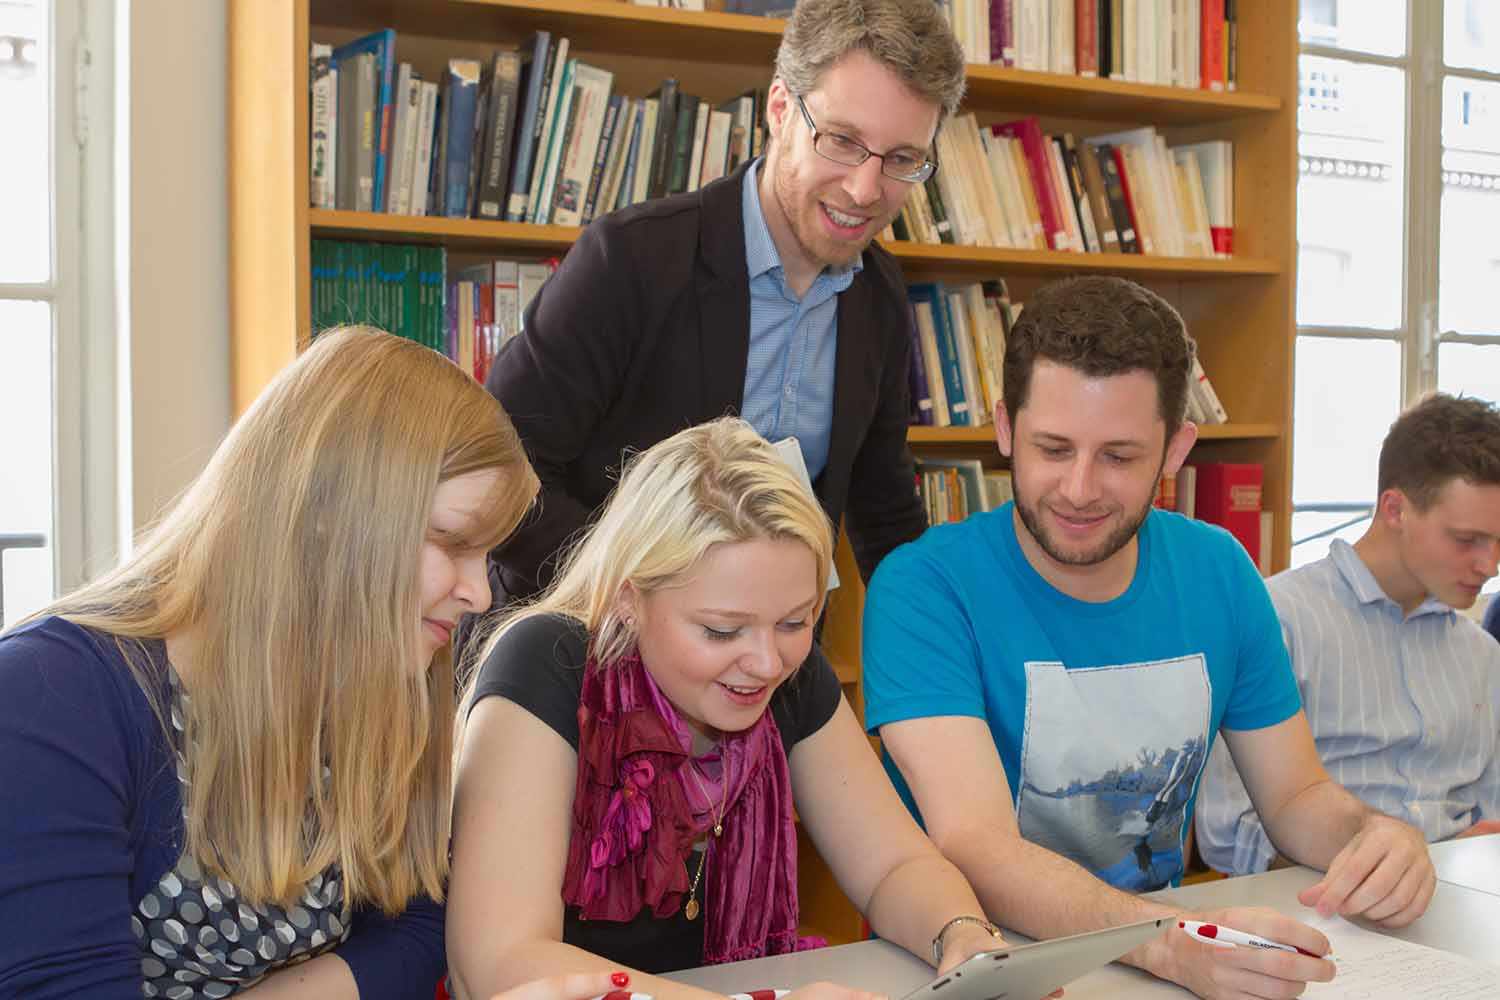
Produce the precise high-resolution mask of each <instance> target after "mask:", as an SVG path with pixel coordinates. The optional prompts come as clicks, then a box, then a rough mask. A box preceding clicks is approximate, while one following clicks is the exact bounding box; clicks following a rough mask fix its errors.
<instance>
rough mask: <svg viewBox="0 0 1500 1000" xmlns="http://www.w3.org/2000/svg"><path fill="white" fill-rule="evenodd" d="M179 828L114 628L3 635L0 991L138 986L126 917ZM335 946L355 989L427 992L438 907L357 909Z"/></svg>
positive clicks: (158, 652) (67, 626)
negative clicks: (391, 914) (394, 911)
mask: <svg viewBox="0 0 1500 1000" xmlns="http://www.w3.org/2000/svg"><path fill="white" fill-rule="evenodd" d="M148 648H150V649H151V650H152V653H153V656H154V658H155V660H156V661H157V662H158V663H159V664H161V666H162V684H163V691H164V692H165V690H166V683H167V681H166V671H165V657H164V653H163V647H162V645H161V643H159V642H158V643H154V644H151V645H150V646H148ZM182 837H183V821H182V800H181V795H180V793H179V791H178V783H177V774H176V768H175V766H174V763H173V755H172V748H171V746H170V745H169V743H168V741H167V737H166V733H165V731H164V730H163V728H162V724H161V722H160V721H159V720H158V719H157V717H156V714H155V712H154V711H153V709H152V707H151V704H150V702H149V701H148V700H147V698H146V694H145V692H144V691H142V690H141V688H140V685H139V684H138V683H137V682H136V680H135V675H134V674H133V673H132V672H131V670H130V667H129V666H128V665H127V664H126V662H125V659H124V657H123V655H122V654H121V652H120V650H119V648H118V647H117V645H116V643H115V641H114V639H113V637H111V636H109V635H108V634H105V633H100V632H95V631H92V630H89V629H85V628H82V627H80V626H78V625H74V624H73V623H71V622H68V621H64V620H63V619H60V618H45V619H42V620H41V621H38V622H33V623H31V624H29V625H27V626H25V627H23V628H20V629H16V630H14V631H12V632H9V633H7V634H6V635H4V636H0V995H4V996H15V995H17V994H24V995H26V996H33V997H71V998H92V997H110V998H122V1000H123V998H126V997H130V998H136V997H139V996H140V995H141V983H142V978H143V977H142V971H141V950H140V945H139V944H138V942H137V941H136V938H135V936H134V935H133V933H132V931H131V925H130V917H131V914H132V912H133V911H134V910H135V907H136V904H137V903H138V902H139V901H140V899H141V898H142V897H143V896H144V895H145V894H146V893H147V892H148V891H150V890H151V888H152V887H153V886H154V885H155V884H156V882H157V880H158V879H160V878H161V876H162V875H163V874H164V873H165V872H167V871H168V870H169V869H170V868H171V867H172V866H173V865H175V864H176V863H177V860H178V858H179V856H180V855H181V853H182ZM337 954H338V956H339V957H340V958H342V959H343V960H344V961H345V962H346V963H347V964H348V966H349V968H350V970H351V971H352V972H353V973H354V979H355V982H356V983H357V984H358V986H359V995H360V996H361V997H362V998H365V1000H373V998H391V1000H397V998H403V1000H404V998H408V997H409V998H421V1000H430V998H431V997H432V995H433V990H434V987H435V986H436V984H437V981H438V979H439V978H440V977H441V976H442V975H443V973H444V971H445V958H444V953H443V910H442V907H440V906H438V905H437V904H435V903H433V902H432V901H431V900H429V899H426V898H425V897H423V898H420V899H416V900H413V901H412V903H411V904H410V905H409V906H408V907H407V909H406V910H405V911H404V912H403V913H401V914H400V915H399V916H397V917H395V918H388V917H386V916H385V915H384V914H382V913H381V912H380V911H379V910H378V909H363V908H356V909H355V910H354V914H353V919H352V925H351V932H350V935H349V939H348V940H347V941H346V942H344V943H343V944H342V945H340V946H339V947H338V949H337Z"/></svg>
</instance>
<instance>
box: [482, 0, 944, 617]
mask: <svg viewBox="0 0 1500 1000" xmlns="http://www.w3.org/2000/svg"><path fill="white" fill-rule="evenodd" d="M963 89H964V62H963V53H962V50H961V49H960V48H959V45H958V43H957V42H956V41H955V39H954V37H953V34H952V31H951V30H950V28H949V26H948V24H947V22H946V20H945V19H944V18H943V16H942V14H941V12H940V11H939V9H938V7H937V6H936V5H935V4H933V3H932V0H802V2H801V3H799V4H798V5H797V8H796V10H795V11H794V13H793V15H792V17H791V19H790V20H789V21H788V23H787V26H786V31H785V35H784V36H783V39H782V43H781V47H780V50H779V51H778V53H777V57H776V74H775V78H774V80H773V81H772V83H771V86H770V89H769V92H768V95H767V101H766V125H767V128H768V139H769V142H768V147H767V151H766V153H765V155H764V156H762V157H760V158H758V159H756V160H754V161H752V162H750V163H748V164H746V165H745V166H743V167H741V168H740V169H738V170H736V171H735V172H734V173H733V174H731V175H729V176H727V177H725V178H722V179H720V180H718V181H715V182H713V183H710V184H708V185H707V186H705V187H704V188H702V189H701V190H698V191H694V192H690V193H687V194H682V195H674V196H671V197H668V198H663V199H659V200H656V201H652V202H647V203H645V204H641V205H636V206H633V207H631V208H628V209H624V210H622V211H620V212H616V213H614V214H612V215H608V216H605V217H603V218H601V219H597V220H595V221H594V222H593V223H592V224H591V225H590V226H589V227H588V228H587V229H585V230H584V232H583V235H582V236H581V237H580V238H579V240H578V242H577V243H576V244H574V246H573V248H572V249H571V250H570V251H569V252H568V255H567V258H566V259H565V260H564V261H563V263H562V265H561V267H559V268H558V270H557V273H556V274H554V275H553V276H552V278H551V279H550V280H549V281H548V282H547V283H546V285H545V286H544V287H543V288H542V290H541V291H540V292H539V293H538V294H537V297H536V299H535V300H534V301H533V302H532V304H531V305H530V307H529V308H528V309H527V311H526V315H525V321H524V324H523V328H524V332H523V333H522V334H521V335H520V336H519V337H517V338H516V339H514V340H513V341H511V342H510V343H509V344H508V345H507V346H506V348H505V350H503V351H502V352H501V354H500V356H499V357H498V358H497V359H496V362H495V366H494V368H493V370H492V372H491V374H490V377H489V382H488V388H489V390H490V392H491V393H493V394H494V395H495V397H496V398H498V399H499V400H500V401H501V402H502V403H504V404H505V408H506V410H507V411H508V412H509V413H510V414H511V418H512V419H513V420H514V421H515V424H516V428H517V429H518V430H519V431H520V432H521V437H522V439H523V440H524V441H525V443H526V448H527V451H528V452H529V454H530V457H531V461H532V464H533V465H534V466H535V467H536V470H537V473H538V474H539V475H540V477H541V480H542V496H541V499H540V502H539V503H538V504H537V506H536V510H535V511H534V514H533V516H532V517H530V518H528V521H527V523H526V524H524V525H523V526H522V528H521V530H520V531H518V532H517V533H516V535H515V536H514V537H513V538H512V539H511V540H510V541H508V542H507V543H506V544H505V545H504V546H503V547H502V548H501V549H497V550H496V552H495V553H493V554H492V559H491V578H492V580H491V582H492V583H493V584H494V585H495V586H494V591H495V593H496V594H497V595H504V596H499V597H498V599H499V601H500V602H501V603H504V602H506V601H509V600H514V599H516V598H518V597H523V596H526V595H528V594H530V593H532V592H534V591H535V590H536V589H537V588H539V587H540V586H542V585H544V584H545V583H546V582H547V580H548V579H549V578H550V576H551V575H552V572H553V570H554V568H555V565H554V556H555V554H556V553H557V552H558V550H559V549H560V548H561V547H562V546H563V545H564V543H565V542H566V541H567V539H568V538H569V537H570V536H571V535H572V534H573V533H574V532H576V531H577V530H578V529H579V528H580V527H581V526H583V524H584V523H585V522H586V521H587V520H588V518H589V517H590V516H591V514H592V513H593V511H594V510H595V509H596V508H597V507H598V506H599V504H600V503H601V502H602V501H603V500H604V497H605V495H606V494H607V493H608V492H609V490H610V488H611V486H612V485H613V482H614V476H615V473H616V472H617V470H618V468H619V465H620V461H621V457H622V455H623V454H624V453H626V452H628V451H630V450H633V449H640V448H646V447H648V446H649V445H651V444H653V443H654V442H656V441H659V440H661V439H663V438H665V437H667V436H669V435H671V434H673V433H675V432H676V431H678V430H681V429H682V428H683V427H686V426H689V425H691V424H695V423H700V422H702V421H704V420H708V419H711V418H714V417H718V416H723V415H724V414H725V413H731V412H732V413H739V414H740V415H742V416H743V417H744V418H745V419H746V420H748V421H749V422H750V423H751V424H753V425H754V426H755V428H756V429H757V430H758V431H760V433H761V434H762V435H764V436H765V437H766V438H767V439H768V440H771V441H779V440H782V439H785V438H795V439H796V441H797V444H798V445H799V446H800V450H801V454H802V458H803V461H804V462H805V464H806V466H807V472H808V475H809V478H810V480H811V481H812V483H813V485H814V489H815V491H816V492H817V494H818V497H819V499H820V500H821V501H822V503H823V506H824V508H825V509H826V510H827V511H828V516H829V519H830V521H831V522H832V523H833V524H835V525H837V524H838V523H839V521H840V519H841V518H843V517H844V516H845V515H846V514H847V527H848V531H849V536H850V540H851V541H852V543H853V546H854V552H855V556H856V558H857V560H858V562H859V566H860V571H861V573H862V575H864V576H865V577H866V578H868V577H869V575H870V573H872V572H873V571H874V569H875V565H876V564H877V563H878V562H879V561H880V559H881V557H883V556H884V555H885V554H886V553H887V552H889V551H890V550H891V549H893V548H895V547H896V546H897V545H900V544H901V543H903V542H906V541H909V540H910V539H912V538H915V537H916V536H917V535H919V534H920V533H921V532H922V530H923V529H924V528H925V527H926V521H925V517H924V514H923V511H922V508H921V505H920V503H919V502H918V500H917V498H916V495H915V493H914V491H913V489H912V481H913V469H912V460H911V455H910V453H909V452H908V451H907V448H906V425H907V422H908V388H907V369H908V351H909V350H910V347H909V344H910V336H909V313H908V308H907V302H906V290H905V286H904V282H903V280H902V277H901V272H900V269H899V267H898V266H897V264H896V262H895V261H894V260H893V259H892V258H891V256H890V255H889V254H888V253H886V252H885V251H884V250H883V249H881V248H880V247H878V246H873V245H871V241H872V240H873V239H874V237H875V236H876V234H878V233H879V232H880V231H881V230H882V229H884V228H885V227H886V225H887V224H889V223H890V221H891V219H893V218H894V217H895V215H896V214H897V212H898V211H899V210H900V208H901V204H902V202H903V201H904V200H905V199H906V195H907V192H908V191H909V190H910V189H911V186H912V185H913V184H915V183H918V182H920V181H923V180H925V179H927V178H928V177H930V176H932V173H933V171H934V170H936V169H937V166H936V164H935V163H933V162H932V161H931V156H932V153H931V152H930V151H931V149H932V144H933V137H934V136H935V134H936V132H937V128H938V125H939V123H940V122H941V121H942V120H943V118H944V117H946V116H948V115H951V114H952V113H953V112H954V111H955V110H956V109H957V107H958V104H959V102H960V100H961V99H962V96H963Z"/></svg>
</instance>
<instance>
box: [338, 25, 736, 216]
mask: <svg viewBox="0 0 1500 1000" xmlns="http://www.w3.org/2000/svg"><path fill="white" fill-rule="evenodd" d="M395 46H396V36H395V32H394V31H391V30H389V29H387V30H383V31H378V32H375V33H373V34H370V35H367V36H365V37H364V38H360V39H357V40H355V41H353V42H350V43H349V44H347V45H342V46H339V47H338V48H332V47H330V46H327V45H320V44H315V45H313V47H312V73H311V81H312V82H311V88H312V93H311V119H310V127H311V158H310V159H311V163H310V170H311V188H310V195H311V202H312V205H313V207H314V208H338V209H347V210H353V211H366V212H371V211H373V212H389V213H391V214H395V215H439V216H447V217H453V218H479V219H497V220H498V219H504V220H507V221H510V222H530V223H537V224H552V225H563V226H578V225H583V224H586V223H588V222H589V221H590V220H592V219H593V218H594V217H595V216H598V215H603V214H605V213H607V212H611V211H614V210H615V209H619V208H623V207H625V206H627V205H633V204H635V203H636V202H639V201H644V200H646V199H647V198H657V197H661V196H663V195H667V194H676V193H679V192H683V191H693V190H696V189H697V188H698V187H700V186H701V185H703V184H706V183H708V182H709V181H711V180H713V179H714V178H716V177H719V176H721V175H722V174H725V173H727V172H729V171H732V170H734V169H735V168H736V167H738V166H739V165H740V164H741V163H743V162H745V161H746V160H747V159H749V158H751V157H753V156H755V155H757V154H758V153H759V151H760V145H761V142H762V141H763V130H762V129H761V128H760V127H759V126H758V122H759V121H760V119H761V118H762V117H763V113H764V93H763V92H761V91H751V92H749V93H745V94H741V95H740V96H738V97H735V98H732V99H730V100H729V101H726V102H724V103H723V104H720V105H718V106H717V107H714V106H711V105H710V104H708V103H707V102H706V101H703V100H700V99H699V98H698V97H696V96H694V95H691V94H686V93H682V92H680V89H679V87H678V84H677V81H676V80H675V79H672V78H668V79H666V80H663V81H662V84H661V86H660V87H659V88H658V89H657V90H656V91H654V92H653V93H652V94H650V95H649V96H647V97H643V98H634V97H627V96H625V95H623V94H619V93H615V92H614V75H613V74H612V73H611V72H609V71H608V70H605V69H601V68H599V67H597V66H591V65H589V64H588V63H586V62H583V61H582V60H580V59H578V58H576V57H575V56H573V55H570V47H569V42H568V39H567V38H554V37H553V35H552V33H551V32H547V31H539V32H537V33H535V34H534V35H533V36H532V37H531V38H530V39H529V40H528V41H527V42H526V43H524V44H523V45H522V46H521V47H520V48H519V49H516V50H506V51H497V52H495V53H494V54H493V56H491V58H490V59H489V60H487V61H485V62H482V63H481V62H480V61H478V60H473V59H450V60H448V63H447V65H446V67H445V68H444V71H443V73H442V74H441V77H440V79H438V80H434V81H429V80H424V79H423V78H422V76H421V74H420V73H418V72H417V71H415V70H413V69H412V67H411V65H410V64H409V63H404V62H397V60H396V54H395Z"/></svg>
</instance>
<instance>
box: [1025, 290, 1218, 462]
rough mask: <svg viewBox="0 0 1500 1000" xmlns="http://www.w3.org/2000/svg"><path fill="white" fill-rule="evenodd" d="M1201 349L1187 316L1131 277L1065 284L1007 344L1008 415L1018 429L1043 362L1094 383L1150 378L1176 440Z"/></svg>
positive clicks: (1029, 308)
mask: <svg viewBox="0 0 1500 1000" xmlns="http://www.w3.org/2000/svg"><path fill="white" fill-rule="evenodd" d="M1196 350H1197V345H1196V344H1194V342H1193V338H1192V337H1191V336H1189V335H1188V332H1187V326H1186V325H1185V324H1184V323H1183V321H1182V316H1181V315H1179V314H1178V312H1177V310H1176V309H1173V308H1172V306H1171V305H1169V304H1168V303H1167V301H1166V300H1165V299H1163V298H1162V297H1161V296H1160V295H1157V294H1156V293H1155V292H1153V291H1151V290H1150V289H1147V288H1144V287H1142V286H1140V285H1138V284H1136V283H1135V282H1133V281H1126V280H1125V279H1124V278H1113V277H1106V276H1099V275H1090V276H1087V277H1079V278H1064V279H1063V280H1061V281H1055V282H1052V283H1051V284H1047V285H1044V286H1042V287H1041V288H1040V289H1038V290H1037V292H1036V294H1034V295H1033V296H1032V297H1031V299H1030V300H1029V301H1028V302H1026V304H1025V307H1024V308H1023V309H1022V310H1021V317H1020V319H1018V320H1017V321H1016V325H1015V327H1014V328H1012V330H1011V332H1010V336H1009V337H1007V338H1006V343H1005V374H1004V383H1005V385H1004V399H1005V412H1006V413H1007V414H1009V416H1010V421H1011V425H1012V426H1014V425H1015V422H1016V414H1017V413H1019V412H1020V411H1021V408H1022V407H1023V406H1025V405H1026V400H1027V398H1028V396H1029V394H1030V391H1031V371H1032V369H1033V368H1034V367H1035V366H1036V362H1037V361H1038V360H1039V359H1046V360H1048V361H1054V362H1056V363H1058V364H1061V365H1067V366H1068V367H1070V368H1076V369H1078V370H1079V371H1081V372H1083V373H1084V374H1085V375H1088V376H1091V377H1100V376H1109V375H1124V374H1125V373H1127V372H1133V371H1143V372H1145V373H1146V374H1148V375H1150V376H1152V377H1153V378H1154V379H1156V397H1157V408H1158V412H1159V413H1160V414H1161V418H1162V421H1163V422H1165V423H1166V425H1167V438H1168V439H1170V438H1171V437H1172V435H1173V434H1176V433H1177V429H1178V428H1179V427H1181V426H1182V422H1183V420H1184V418H1185V416H1186V412H1187V392H1188V379H1189V377H1190V376H1191V374H1192V370H1193V356H1194V354H1195V352H1196Z"/></svg>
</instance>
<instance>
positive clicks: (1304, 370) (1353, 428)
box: [1292, 337, 1401, 504]
mask: <svg viewBox="0 0 1500 1000" xmlns="http://www.w3.org/2000/svg"><path fill="white" fill-rule="evenodd" d="M1400 407H1401V345H1400V344H1399V343H1397V342H1396V341H1393V340H1349V339H1347V338H1338V337H1298V338H1297V383H1296V396H1295V399H1294V408H1295V413H1294V418H1293V419H1294V420H1295V423H1294V424H1293V427H1294V428H1295V434H1296V438H1295V440H1294V441H1293V446H1292V456H1293V460H1292V501H1293V503H1294V504H1303V503H1320V502H1325V503H1326V502H1354V501H1359V502H1365V501H1369V500H1370V499H1372V498H1373V497H1374V495H1375V466H1376V461H1377V459H1378V458H1379V457H1380V442H1381V440H1382V439H1383V438H1384V437H1385V432H1386V431H1387V430H1389V429H1390V426H1391V421H1393V420H1395V419H1396V414H1397V412H1399V410H1400Z"/></svg>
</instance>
